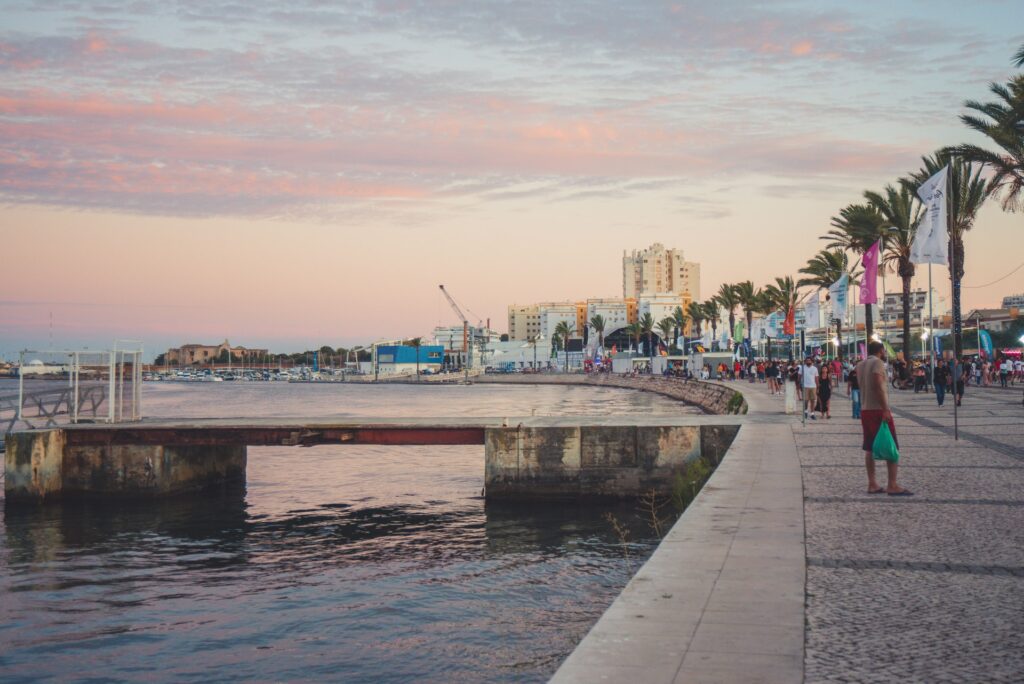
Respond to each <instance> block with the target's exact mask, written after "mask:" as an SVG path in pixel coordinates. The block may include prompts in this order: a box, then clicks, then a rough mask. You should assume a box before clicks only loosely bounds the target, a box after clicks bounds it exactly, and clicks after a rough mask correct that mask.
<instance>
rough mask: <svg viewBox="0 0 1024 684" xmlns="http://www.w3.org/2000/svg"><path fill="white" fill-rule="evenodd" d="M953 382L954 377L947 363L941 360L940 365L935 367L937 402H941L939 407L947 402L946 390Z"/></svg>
mask: <svg viewBox="0 0 1024 684" xmlns="http://www.w3.org/2000/svg"><path fill="white" fill-rule="evenodd" d="M952 380H953V375H952V373H950V372H949V368H947V367H946V362H945V361H944V360H943V359H939V363H938V365H937V366H935V400H936V401H937V402H939V406H942V402H943V401H945V400H946V388H947V387H948V386H949V384H950V382H951V381H952Z"/></svg>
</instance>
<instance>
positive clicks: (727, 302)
mask: <svg viewBox="0 0 1024 684" xmlns="http://www.w3.org/2000/svg"><path fill="white" fill-rule="evenodd" d="M714 299H717V300H718V303H719V304H721V305H722V308H723V309H725V310H726V311H728V312H729V339H730V340H732V339H733V330H735V329H736V307H737V306H739V305H740V300H739V297H737V296H736V286H735V285H729V284H726V283H722V284H721V285H719V286H718V294H716V295H715V296H714ZM733 342H735V340H733Z"/></svg>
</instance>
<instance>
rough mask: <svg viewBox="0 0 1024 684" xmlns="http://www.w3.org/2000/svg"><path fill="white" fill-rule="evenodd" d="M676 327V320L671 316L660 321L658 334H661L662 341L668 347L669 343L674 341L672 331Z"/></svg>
mask: <svg viewBox="0 0 1024 684" xmlns="http://www.w3.org/2000/svg"><path fill="white" fill-rule="evenodd" d="M675 327H676V320H675V319H674V318H672V317H671V316H665V317H664V318H662V319H661V320H660V321H658V332H660V333H661V340H662V341H663V342H664V343H665V346H666V347H668V341H669V340H670V339H672V330H673V328H675Z"/></svg>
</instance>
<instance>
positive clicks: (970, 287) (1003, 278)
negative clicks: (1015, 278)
mask: <svg viewBox="0 0 1024 684" xmlns="http://www.w3.org/2000/svg"><path fill="white" fill-rule="evenodd" d="M1022 268H1024V262H1022V263H1020V264H1018V265H1017V268H1015V269H1013V270H1012V271H1010V272H1009V273H1007V274H1006V275H1004V276H1003V277H1002V278H999V279H998V280H993V281H992V282H991V283H985V284H984V285H961V286H960V287H962V288H964V289H965V290H977V289H979V288H982V287H988V286H989V285H995V284H996V283H998V282H1001V281H1003V280H1006V279H1007V278H1009V277H1010V276H1012V275H1013V274H1014V273H1016V272H1017V271H1019V270H1020V269H1022Z"/></svg>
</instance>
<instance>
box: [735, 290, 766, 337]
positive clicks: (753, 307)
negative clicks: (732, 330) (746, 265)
mask: <svg viewBox="0 0 1024 684" xmlns="http://www.w3.org/2000/svg"><path fill="white" fill-rule="evenodd" d="M732 287H733V292H734V293H735V294H736V299H737V300H739V303H740V306H742V307H743V314H744V315H745V316H746V319H747V336H748V337H749V338H750V346H751V349H752V348H753V346H754V333H753V326H754V314H755V313H757V312H759V311H760V310H761V304H762V303H763V302H762V299H761V290H760V289H757V288H755V287H754V283H752V282H750V281H749V280H744V281H743V282H742V283H736V284H735V285H733V286H732Z"/></svg>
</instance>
